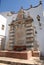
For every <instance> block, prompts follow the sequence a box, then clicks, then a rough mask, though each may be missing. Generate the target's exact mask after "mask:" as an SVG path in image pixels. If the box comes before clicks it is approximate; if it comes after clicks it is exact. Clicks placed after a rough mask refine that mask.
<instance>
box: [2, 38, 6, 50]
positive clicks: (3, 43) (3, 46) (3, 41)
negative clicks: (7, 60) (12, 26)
mask: <svg viewBox="0 0 44 65" xmlns="http://www.w3.org/2000/svg"><path fill="white" fill-rule="evenodd" d="M5 40H6V37H4V38H2V40H1V50H5Z"/></svg>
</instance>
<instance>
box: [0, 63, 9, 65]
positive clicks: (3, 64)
mask: <svg viewBox="0 0 44 65" xmlns="http://www.w3.org/2000/svg"><path fill="white" fill-rule="evenodd" d="M0 65H10V64H5V63H0Z"/></svg>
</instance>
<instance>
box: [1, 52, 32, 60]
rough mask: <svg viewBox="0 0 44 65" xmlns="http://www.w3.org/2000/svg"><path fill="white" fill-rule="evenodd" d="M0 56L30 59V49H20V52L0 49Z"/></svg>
mask: <svg viewBox="0 0 44 65" xmlns="http://www.w3.org/2000/svg"><path fill="white" fill-rule="evenodd" d="M0 57H10V58H16V59H27V60H28V59H30V58H31V57H32V52H31V51H21V52H17V51H16V52H15V51H6V52H5V51H0Z"/></svg>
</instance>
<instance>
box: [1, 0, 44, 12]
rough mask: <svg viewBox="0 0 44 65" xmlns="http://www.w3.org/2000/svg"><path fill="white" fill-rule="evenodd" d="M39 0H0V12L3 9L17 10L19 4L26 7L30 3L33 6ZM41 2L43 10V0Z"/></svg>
mask: <svg viewBox="0 0 44 65" xmlns="http://www.w3.org/2000/svg"><path fill="white" fill-rule="evenodd" d="M39 1H40V0H0V12H3V11H4V12H5V11H15V12H17V11H18V10H19V9H20V7H21V6H23V8H24V9H27V8H29V7H30V5H31V4H32V5H33V6H35V5H37V4H38V3H39ZM42 3H43V10H44V0H42Z"/></svg>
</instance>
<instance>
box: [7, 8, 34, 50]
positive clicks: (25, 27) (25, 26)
mask: <svg viewBox="0 0 44 65" xmlns="http://www.w3.org/2000/svg"><path fill="white" fill-rule="evenodd" d="M9 26H10V30H9V43H8V44H9V47H8V50H15V51H23V50H29V49H32V48H33V46H34V28H33V19H32V18H31V17H30V15H28V17H27V18H26V17H25V16H24V11H23V9H21V10H20V11H19V13H18V15H17V18H16V21H14V20H13V21H12V23H11V24H10V25H9Z"/></svg>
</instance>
